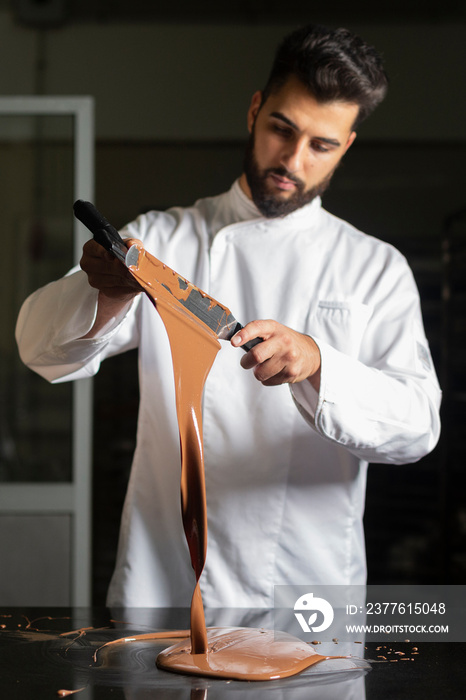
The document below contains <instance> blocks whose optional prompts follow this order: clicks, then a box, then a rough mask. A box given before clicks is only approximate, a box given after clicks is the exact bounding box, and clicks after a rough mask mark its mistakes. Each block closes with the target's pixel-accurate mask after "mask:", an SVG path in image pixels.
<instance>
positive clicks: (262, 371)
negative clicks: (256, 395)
mask: <svg viewBox="0 0 466 700" xmlns="http://www.w3.org/2000/svg"><path fill="white" fill-rule="evenodd" d="M254 338H262V339H263V342H262V343H259V344H258V345H255V346H254V347H253V348H252V349H251V350H249V352H248V353H247V354H246V355H244V356H243V357H242V358H241V366H242V367H244V369H254V376H255V377H256V379H258V380H259V381H260V382H262V384H264V385H265V386H276V385H277V384H294V383H296V382H302V381H304V380H305V379H308V380H309V381H310V383H311V384H312V386H313V387H314V388H315V389H316V391H319V387H320V352H319V348H318V347H317V344H316V343H315V342H314V340H313V339H312V338H311V337H310V336H308V335H304V334H303V333H298V331H294V330H293V329H291V328H288V327H287V326H283V325H282V324H281V323H277V321H270V320H268V321H251V323H248V324H246V325H245V326H244V328H242V329H241V330H240V331H239V333H236V335H234V336H233V338H232V339H231V343H232V345H235V346H236V347H238V346H240V345H243V344H244V343H247V342H248V341H250V340H253V339H254Z"/></svg>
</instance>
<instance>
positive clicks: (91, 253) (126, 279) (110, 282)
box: [80, 240, 141, 298]
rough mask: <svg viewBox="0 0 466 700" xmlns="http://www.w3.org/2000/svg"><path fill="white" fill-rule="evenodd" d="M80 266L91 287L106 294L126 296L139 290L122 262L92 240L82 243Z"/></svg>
mask: <svg viewBox="0 0 466 700" xmlns="http://www.w3.org/2000/svg"><path fill="white" fill-rule="evenodd" d="M80 266H81V269H82V270H83V271H84V272H85V273H86V274H87V278H88V281H89V284H90V285H91V287H94V288H95V289H98V290H99V291H100V292H102V293H103V294H105V295H106V296H109V297H113V298H128V297H132V296H135V295H136V294H139V292H140V291H141V288H140V286H139V285H138V283H137V282H136V280H135V279H134V277H133V276H132V275H131V273H130V272H129V271H128V270H127V268H126V267H125V266H124V265H123V263H121V262H120V261H119V260H118V259H117V258H115V256H114V255H112V253H110V252H109V251H107V250H105V248H103V247H102V246H101V245H99V244H98V243H97V242H96V241H94V240H90V241H87V243H85V244H84V247H83V254H82V257H81V261H80Z"/></svg>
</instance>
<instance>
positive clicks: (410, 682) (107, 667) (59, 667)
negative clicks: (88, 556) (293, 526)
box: [0, 608, 466, 700]
mask: <svg viewBox="0 0 466 700" xmlns="http://www.w3.org/2000/svg"><path fill="white" fill-rule="evenodd" d="M189 619H190V611H189V609H161V610H145V609H139V608H138V609H132V610H113V611H108V610H95V609H68V608H67V609H63V608H54V609H46V608H36V609H12V608H4V609H2V608H0V690H1V697H5V698H15V700H33V699H34V700H45V699H47V700H53V699H54V698H58V697H67V696H68V695H71V692H70V691H77V692H75V693H73V694H72V697H76V699H77V700H90V699H91V698H92V700H107V699H108V700H110V699H112V700H119V699H120V698H125V699H127V700H152V699H154V700H155V698H157V700H159V699H161V700H163V699H164V698H167V699H169V700H178V699H180V700H181V699H183V700H223V699H224V698H225V699H226V700H237V699H238V698H240V699H241V700H260V699H261V698H262V697H264V698H265V697H267V698H268V700H279V699H280V700H281V699H282V698H286V700H337V699H338V700H364V699H365V698H366V699H367V700H376V699H377V700H378V699H380V700H382V698H383V700H390V699H391V698H393V699H394V700H395V698H396V700H404V699H405V698H406V699H408V698H409V699H410V700H416V699H417V698H422V699H423V700H425V698H426V697H433V696H434V695H435V696H438V697H445V698H454V697H462V693H463V692H464V682H465V680H466V678H465V677H466V673H465V671H464V655H465V652H466V644H449V643H437V644H434V643H424V644H421V643H418V644H416V645H413V644H412V643H394V644H393V645H392V647H390V645H387V646H386V649H385V650H382V652H381V650H380V644H376V643H373V642H371V643H367V644H361V643H360V640H356V639H355V640H354V642H346V643H345V644H344V645H342V644H339V643H337V642H332V643H327V644H322V645H320V646H318V647H316V650H318V652H319V653H321V654H329V655H337V654H341V653H342V654H345V655H346V654H350V655H351V658H348V659H340V660H331V661H323V662H320V663H318V664H316V665H314V666H312V667H311V668H309V669H308V670H306V671H305V672H303V673H301V674H298V675H295V676H292V677H290V678H285V679H282V680H277V681H268V682H260V681H259V682H244V681H228V680H221V679H215V678H200V677H194V676H185V675H181V674H175V673H171V672H168V671H164V670H161V669H159V668H157V666H156V664H155V660H156V657H157V655H158V654H159V652H161V651H162V650H163V649H165V648H167V647H169V646H170V645H172V644H173V643H174V642H175V641H176V640H174V639H170V637H169V635H168V636H167V639H163V640H159V639H158V640H148V639H147V638H146V639H142V640H138V639H137V635H147V634H149V633H151V632H154V631H161V630H174V629H188V628H189ZM214 621H217V622H218V624H219V625H221V626H222V627H225V626H229V625H235V626H243V625H244V626H247V627H257V628H261V627H263V628H268V629H271V628H273V611H262V610H256V611H254V610H251V611H244V610H218V609H216V610H206V622H207V624H208V625H209V626H210V625H212V623H214ZM117 639H125V640H127V641H124V642H123V641H122V642H121V643H120V644H108V642H113V641H115V640H117ZM133 639H134V640H135V641H130V640H133ZM104 645H107V646H104ZM322 647H323V648H322ZM362 657H364V658H365V659H366V661H363V660H362ZM381 657H385V659H384V658H381ZM368 661H369V663H368ZM266 694H267V696H266Z"/></svg>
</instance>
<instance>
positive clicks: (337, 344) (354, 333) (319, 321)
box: [307, 299, 372, 357]
mask: <svg viewBox="0 0 466 700" xmlns="http://www.w3.org/2000/svg"><path fill="white" fill-rule="evenodd" d="M371 314H372V307H370V306H368V305H367V304H362V303H361V302H358V301H353V300H341V301H340V300H325V299H320V300H318V301H317V304H316V305H315V306H314V308H313V309H312V310H311V312H310V314H309V317H308V324H307V325H308V328H309V330H308V333H309V335H311V336H312V335H314V336H315V337H316V338H319V339H320V340H322V341H324V342H326V343H328V344H329V345H331V346H332V347H334V348H335V349H336V350H340V351H341V352H344V353H345V355H349V356H351V357H356V356H357V355H358V353H359V348H360V346H361V342H362V339H363V336H364V332H365V330H366V328H367V324H368V322H369V319H370V317H371Z"/></svg>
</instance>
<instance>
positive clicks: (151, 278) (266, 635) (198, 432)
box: [128, 248, 335, 680]
mask: <svg viewBox="0 0 466 700" xmlns="http://www.w3.org/2000/svg"><path fill="white" fill-rule="evenodd" d="M129 269H130V271H131V273H132V274H133V276H134V277H135V279H136V280H137V281H138V282H139V284H140V285H141V286H142V287H143V289H144V291H145V292H146V294H147V295H148V296H149V298H150V299H151V300H152V301H153V303H154V304H155V306H156V309H157V311H158V312H159V314H160V316H161V318H162V321H163V323H164V325H165V328H166V330H167V333H168V338H169V341H170V348H171V353H172V358H173V371H174V378H175V391H176V408H177V417H178V425H179V431H180V443H181V511H182V519H183V527H184V532H185V535H186V540H187V542H188V546H189V552H190V556H191V564H192V567H193V569H194V572H195V576H196V585H195V589H194V594H193V597H192V601H191V630H190V639H189V638H188V639H185V640H183V641H181V642H178V643H177V644H175V645H174V646H172V647H169V648H168V649H166V650H165V651H163V652H162V653H161V654H159V656H158V657H157V665H158V666H159V667H160V668H163V669H166V670H169V671H175V672H178V673H186V674H194V675H201V676H215V677H220V678H235V679H242V680H272V679H276V678H286V677H287V676H291V675H293V674H296V673H299V672H300V671H303V670H304V669H305V668H307V667H309V666H311V665H312V664H315V663H316V662H318V661H321V660H323V659H328V658H335V657H328V656H321V655H320V654H317V653H316V652H315V651H314V649H313V648H312V647H310V646H309V645H308V644H305V643H304V642H302V641H301V640H299V639H297V638H295V637H292V636H291V635H288V634H286V633H284V632H274V631H271V630H264V629H251V628H244V627H240V628H224V629H221V628H209V629H208V630H206V626H205V618H204V608H203V603H202V596H201V590H200V586H199V579H200V576H201V574H202V570H203V568H204V563H205V557H206V547H207V508H206V493H205V480H204V455H203V441H202V418H201V415H202V413H201V404H202V393H203V389H204V384H205V381H206V379H207V376H208V374H209V371H210V369H211V367H212V364H213V362H214V360H215V357H216V355H217V353H218V351H219V349H220V343H219V342H218V339H217V337H216V335H215V334H214V333H213V332H212V331H211V330H210V328H208V327H207V326H206V325H205V324H204V323H202V322H201V321H199V320H198V319H197V318H196V317H195V316H193V315H192V314H190V313H189V312H187V311H186V309H184V307H183V306H182V305H181V304H178V303H177V301H176V298H174V296H175V297H179V298H181V295H183V294H185V292H183V291H180V290H179V289H178V288H177V285H176V281H175V279H174V273H173V271H172V270H170V269H169V268H166V267H165V266H164V265H163V264H162V263H161V262H160V261H159V260H157V259H156V258H154V257H153V256H151V255H150V254H148V253H147V252H146V251H144V250H143V249H142V248H140V255H139V260H138V264H137V267H136V266H131V267H130V268H129ZM191 288H192V285H191ZM168 290H171V291H168ZM179 634H180V635H183V634H184V633H179ZM163 636H165V637H169V636H170V633H159V634H154V635H144V638H146V639H150V638H152V639H157V638H158V639H160V638H161V637H163ZM186 636H188V634H187V633H186ZM138 638H140V637H138ZM128 641H129V640H128Z"/></svg>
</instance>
